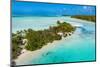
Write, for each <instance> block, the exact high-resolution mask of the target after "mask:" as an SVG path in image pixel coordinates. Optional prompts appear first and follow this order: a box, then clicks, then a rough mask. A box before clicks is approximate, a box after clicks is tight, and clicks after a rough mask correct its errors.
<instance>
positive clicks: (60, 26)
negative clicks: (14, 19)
mask: <svg viewBox="0 0 100 67" xmlns="http://www.w3.org/2000/svg"><path fill="white" fill-rule="evenodd" d="M75 29H76V27H73V26H72V25H71V24H70V23H67V22H60V21H57V25H56V26H50V27H49V29H44V30H38V31H35V30H33V29H28V30H21V31H17V32H16V33H12V48H13V49H12V58H13V59H17V57H18V56H19V55H20V54H21V51H22V49H26V50H29V51H34V50H38V49H41V48H42V47H43V46H44V45H47V44H48V43H52V42H53V41H55V40H61V39H62V38H63V37H67V36H70V35H71V34H73V33H74V31H75Z"/></svg>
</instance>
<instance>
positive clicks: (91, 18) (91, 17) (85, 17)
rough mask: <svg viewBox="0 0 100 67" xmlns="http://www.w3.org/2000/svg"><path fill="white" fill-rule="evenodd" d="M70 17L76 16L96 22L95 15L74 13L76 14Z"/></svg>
mask: <svg viewBox="0 0 100 67" xmlns="http://www.w3.org/2000/svg"><path fill="white" fill-rule="evenodd" d="M71 18H77V19H82V20H87V21H92V22H96V16H86V15H76V16H71Z"/></svg>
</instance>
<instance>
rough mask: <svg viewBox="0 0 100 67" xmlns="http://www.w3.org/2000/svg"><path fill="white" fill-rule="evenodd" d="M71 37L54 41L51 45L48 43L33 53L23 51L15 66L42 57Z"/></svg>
mask: <svg viewBox="0 0 100 67" xmlns="http://www.w3.org/2000/svg"><path fill="white" fill-rule="evenodd" d="M70 37H71V36H68V37H65V38H62V40H58V41H54V42H53V43H48V44H47V45H45V46H43V47H42V48H41V49H39V50H35V51H27V50H25V49H24V53H22V54H21V55H20V56H18V58H17V59H16V60H15V62H16V64H18V65H22V64H27V61H30V60H31V59H35V58H38V56H40V55H42V54H43V52H45V51H48V50H51V49H52V48H54V47H56V46H58V45H57V44H58V43H60V42H62V41H63V40H65V39H71V38H70Z"/></svg>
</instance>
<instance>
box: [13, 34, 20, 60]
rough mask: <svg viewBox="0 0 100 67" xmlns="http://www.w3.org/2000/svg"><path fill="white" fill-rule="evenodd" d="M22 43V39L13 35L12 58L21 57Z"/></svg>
mask: <svg viewBox="0 0 100 67" xmlns="http://www.w3.org/2000/svg"><path fill="white" fill-rule="evenodd" d="M20 43H21V37H20V36H18V35H16V34H14V33H12V58H14V59H15V58H17V56H19V55H20V51H21V48H20V47H19V44H20Z"/></svg>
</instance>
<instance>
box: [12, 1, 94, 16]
mask: <svg viewBox="0 0 100 67" xmlns="http://www.w3.org/2000/svg"><path fill="white" fill-rule="evenodd" d="M95 10H96V9H95V6H87V5H72V4H50V3H40V2H20V1H15V0H12V15H13V16H62V15H95V14H96V13H95Z"/></svg>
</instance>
